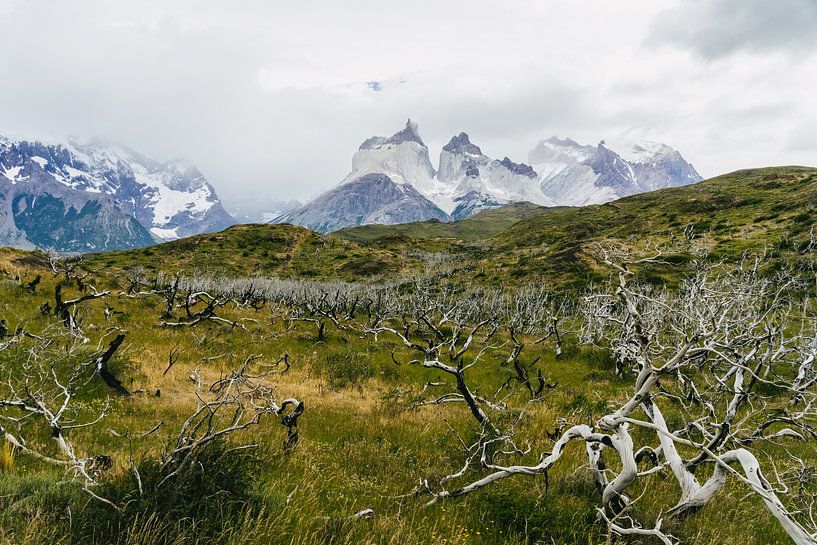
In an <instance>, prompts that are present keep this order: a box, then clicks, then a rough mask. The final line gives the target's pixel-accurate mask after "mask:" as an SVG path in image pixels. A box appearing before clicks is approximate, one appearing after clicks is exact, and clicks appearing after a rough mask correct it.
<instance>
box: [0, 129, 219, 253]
mask: <svg viewBox="0 0 817 545" xmlns="http://www.w3.org/2000/svg"><path fill="white" fill-rule="evenodd" d="M0 165H2V167H3V168H2V170H3V171H4V176H5V177H6V178H9V173H10V172H13V173H14V177H13V178H11V181H12V183H17V184H19V183H22V182H26V181H29V180H32V179H35V178H36V179H38V180H39V179H41V178H43V177H44V178H47V179H51V180H53V181H54V182H57V183H59V184H61V185H63V186H65V187H66V188H69V189H72V190H77V191H81V192H84V193H93V194H105V195H108V196H110V197H111V198H112V199H113V201H114V202H115V203H116V204H118V205H119V206H120V207H121V208H122V210H123V211H124V212H125V213H127V214H129V215H131V216H133V217H134V218H136V220H137V221H139V223H141V224H142V225H143V226H145V227H146V228H147V229H148V230H150V231H151V232H152V233H153V234H154V235H156V236H158V237H159V238H162V239H173V238H178V237H181V236H187V235H191V234H196V233H200V232H203V231H208V230H213V229H220V228H223V227H226V226H228V225H231V224H232V223H233V221H232V218H231V217H230V216H229V214H227V213H226V212H225V211H224V209H223V208H222V206H221V203H220V201H219V199H218V197H217V196H216V193H215V190H214V189H213V187H212V186H211V185H210V184H209V183H208V182H207V179H206V178H205V177H204V175H202V173H201V172H199V170H198V169H197V168H196V167H195V166H193V165H192V163H190V162H189V161H186V160H181V159H175V160H171V161H166V162H160V161H158V160H157V159H155V158H153V157H150V156H149V155H147V154H145V153H142V152H139V151H136V150H134V149H132V148H130V147H128V146H125V145H122V144H118V143H113V142H110V141H107V140H104V139H101V138H93V139H91V140H89V141H87V142H80V141H77V140H75V139H71V140H69V141H67V142H64V143H60V144H44V143H42V142H38V141H26V140H21V141H10V144H9V145H8V146H5V147H4V148H0ZM32 176H33V178H32Z"/></svg>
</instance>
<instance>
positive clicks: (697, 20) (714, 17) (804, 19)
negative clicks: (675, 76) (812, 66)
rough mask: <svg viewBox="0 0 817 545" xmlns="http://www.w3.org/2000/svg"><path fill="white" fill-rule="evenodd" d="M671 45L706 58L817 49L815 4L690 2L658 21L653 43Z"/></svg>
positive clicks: (809, 0)
mask: <svg viewBox="0 0 817 545" xmlns="http://www.w3.org/2000/svg"><path fill="white" fill-rule="evenodd" d="M662 42H663V43H669V44H673V45H676V46H680V47H683V48H686V49H689V50H691V51H692V52H693V53H694V54H695V55H697V56H699V57H701V58H704V59H709V60H713V59H719V58H722V57H726V56H729V55H731V54H733V53H737V52H741V51H744V52H750V53H768V52H780V51H785V52H788V53H793V54H798V55H802V54H810V53H813V52H814V51H815V50H817V1H815V0H774V1H769V0H708V1H702V0H688V1H686V2H684V3H683V4H682V5H680V6H678V7H675V8H672V9H670V10H667V11H666V12H664V13H662V14H660V15H659V16H658V17H656V19H655V22H654V23H653V25H652V28H651V31H650V36H649V40H648V43H662Z"/></svg>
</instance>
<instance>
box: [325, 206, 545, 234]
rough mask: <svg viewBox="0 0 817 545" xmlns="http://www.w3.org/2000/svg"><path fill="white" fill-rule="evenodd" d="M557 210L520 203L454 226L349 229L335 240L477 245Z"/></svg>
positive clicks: (427, 224)
mask: <svg viewBox="0 0 817 545" xmlns="http://www.w3.org/2000/svg"><path fill="white" fill-rule="evenodd" d="M550 210H558V209H554V208H550V209H549V208H544V207H541V206H537V205H535V204H531V203H528V202H520V203H514V204H509V205H506V206H502V207H500V208H495V209H492V210H483V211H481V212H479V213H477V214H475V215H473V216H471V217H470V218H467V219H464V220H461V221H455V222H451V223H442V222H439V221H424V222H419V223H407V224H402V225H364V226H361V227H349V228H346V229H341V230H340V231H337V232H336V233H334V236H336V237H339V238H342V239H345V240H350V241H352V242H357V243H367V242H376V241H378V240H380V241H381V242H382V241H383V240H382V239H384V238H385V239H388V238H406V239H409V238H413V239H418V240H428V241H433V240H434V239H450V240H462V241H466V242H473V241H477V240H484V239H486V238H490V237H492V236H494V235H496V234H499V233H501V232H502V231H504V230H505V229H507V228H508V227H510V226H511V225H513V224H514V223H516V222H517V221H519V220H522V219H525V218H530V217H534V216H538V215H540V214H544V213H545V212H548V211H550Z"/></svg>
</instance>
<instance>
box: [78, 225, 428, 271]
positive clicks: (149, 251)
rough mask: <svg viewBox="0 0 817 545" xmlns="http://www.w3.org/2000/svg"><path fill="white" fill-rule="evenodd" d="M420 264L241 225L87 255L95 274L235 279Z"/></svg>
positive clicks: (301, 233) (292, 229)
mask: <svg viewBox="0 0 817 545" xmlns="http://www.w3.org/2000/svg"><path fill="white" fill-rule="evenodd" d="M413 262H414V260H412V259H411V258H409V257H406V256H403V255H400V254H399V253H397V252H394V251H390V250H387V249H377V248H373V247H362V246H359V245H357V244H354V243H351V242H348V241H345V240H342V239H339V238H330V237H324V236H321V235H319V234H317V233H314V232H312V231H309V230H308V229H304V228H303V227H296V226H293V225H268V224H249V225H235V226H233V227H230V228H229V229H225V230H224V231H221V232H219V233H211V234H203V235H196V236H192V237H188V238H183V239H179V240H175V241H172V242H166V243H164V244H157V245H155V246H150V247H148V248H140V249H137V250H123V251H117V252H107V253H102V254H91V255H88V256H86V257H85V261H84V264H85V267H86V268H87V269H89V270H113V271H121V270H126V269H132V268H137V267H138V268H143V269H145V270H147V271H160V270H161V271H176V270H186V271H198V272H208V273H213V274H224V275H230V276H254V275H264V276H280V277H286V278H295V277H297V278H338V279H345V280H352V279H356V278H367V277H371V276H376V275H383V274H395V273H399V272H400V271H402V270H403V269H404V268H406V267H408V266H410V265H411V264H412V263H413Z"/></svg>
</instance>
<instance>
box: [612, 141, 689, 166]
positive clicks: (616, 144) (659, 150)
mask: <svg viewBox="0 0 817 545" xmlns="http://www.w3.org/2000/svg"><path fill="white" fill-rule="evenodd" d="M605 146H606V147H608V148H609V149H611V150H613V151H615V152H616V153H617V154H618V155H620V156H621V158H622V159H624V160H625V161H629V162H630V163H638V164H647V163H658V162H661V161H666V160H677V159H678V158H680V157H681V154H680V153H678V152H677V151H676V150H674V149H673V148H671V147H669V146H668V145H666V144H662V143H660V142H651V141H649V140H612V141H610V140H608V141H605Z"/></svg>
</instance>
